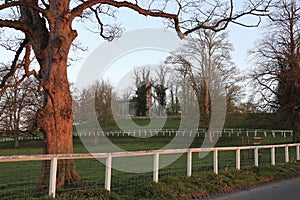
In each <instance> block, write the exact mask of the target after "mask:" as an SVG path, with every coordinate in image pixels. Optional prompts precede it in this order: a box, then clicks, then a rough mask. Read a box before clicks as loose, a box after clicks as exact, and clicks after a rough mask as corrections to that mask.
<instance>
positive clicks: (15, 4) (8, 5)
mask: <svg viewBox="0 0 300 200" xmlns="http://www.w3.org/2000/svg"><path fill="white" fill-rule="evenodd" d="M18 6H22V7H28V8H32V9H34V10H36V11H38V12H40V13H42V14H43V15H44V16H47V11H46V10H44V9H42V8H40V7H39V6H38V5H37V4H35V3H30V2H28V1H27V2H25V1H12V2H9V3H4V4H2V5H0V10H4V9H7V8H12V7H18Z"/></svg>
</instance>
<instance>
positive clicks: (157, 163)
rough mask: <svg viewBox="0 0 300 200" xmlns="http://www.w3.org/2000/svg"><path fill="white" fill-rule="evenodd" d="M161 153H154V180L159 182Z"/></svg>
mask: <svg viewBox="0 0 300 200" xmlns="http://www.w3.org/2000/svg"><path fill="white" fill-rule="evenodd" d="M158 170H159V153H156V154H154V166H153V181H154V182H155V183H158Z"/></svg>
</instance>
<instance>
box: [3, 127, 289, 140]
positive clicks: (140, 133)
mask: <svg viewBox="0 0 300 200" xmlns="http://www.w3.org/2000/svg"><path fill="white" fill-rule="evenodd" d="M206 133H207V130H205V129H197V130H190V131H181V130H173V129H136V130H125V131H89V132H84V133H77V132H74V133H73V136H75V137H94V136H112V137H122V136H134V137H152V136H173V135H176V136H177V135H178V136H187V137H188V136H196V137H200V136H205V134H206ZM212 133H213V135H218V136H220V137H222V136H227V137H234V136H236V137H242V136H245V137H249V136H250V135H252V136H254V137H256V136H258V135H260V136H263V137H268V136H272V137H276V136H277V137H278V136H282V137H289V136H292V135H293V131H292V130H267V129H223V130H213V131H212ZM194 134H196V135H194ZM18 139H19V140H20V141H27V140H41V139H43V136H42V135H41V136H19V137H18ZM14 140H15V139H14V137H8V136H2V137H1V135H0V142H13V141H14Z"/></svg>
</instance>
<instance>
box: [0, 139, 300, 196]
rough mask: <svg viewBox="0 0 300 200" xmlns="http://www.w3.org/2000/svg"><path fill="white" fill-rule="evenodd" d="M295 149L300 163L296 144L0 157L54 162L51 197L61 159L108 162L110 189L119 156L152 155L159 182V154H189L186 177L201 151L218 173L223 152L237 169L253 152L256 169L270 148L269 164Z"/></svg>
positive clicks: (154, 170)
mask: <svg viewBox="0 0 300 200" xmlns="http://www.w3.org/2000/svg"><path fill="white" fill-rule="evenodd" d="M290 147H296V160H300V154H299V147H300V143H295V144H278V145H261V146H243V147H214V148H190V149H170V150H151V151H136V152H113V153H92V154H51V155H19V156H0V163H1V162H20V161H41V160H51V166H50V180H49V193H48V194H49V196H51V197H55V194H56V176H57V163H58V160H66V159H74V160H75V159H87V158H104V159H106V166H105V186H104V187H105V189H107V190H109V191H110V190H111V179H112V173H111V172H112V160H113V159H114V158H118V157H133V156H149V155H150V156H151V155H152V156H153V181H154V182H158V180H159V176H158V175H159V161H160V155H166V154H182V153H186V154H187V163H186V166H187V172H186V175H187V176H191V175H192V165H193V163H192V154H193V153H199V152H213V172H214V173H215V174H218V170H219V163H218V158H219V156H218V153H219V152H223V151H235V152H236V153H235V163H236V164H235V165H236V166H235V168H236V169H237V170H240V169H241V151H246V150H248V151H253V154H254V156H253V159H254V160H253V162H254V165H255V166H258V165H259V150H262V149H271V159H270V163H271V164H272V165H275V163H276V148H284V152H285V153H284V157H285V162H289V148H290Z"/></svg>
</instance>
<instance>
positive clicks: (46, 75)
mask: <svg viewBox="0 0 300 200" xmlns="http://www.w3.org/2000/svg"><path fill="white" fill-rule="evenodd" d="M66 2H67V1H60V3H59V4H53V6H54V7H50V8H49V10H50V11H51V13H52V15H53V18H52V19H49V18H48V20H49V30H50V31H48V28H47V27H46V25H45V24H44V21H43V19H41V18H40V19H39V18H35V19H34V23H35V24H36V25H37V30H36V31H33V34H32V35H26V36H27V37H28V38H29V41H30V44H31V45H32V48H33V50H34V52H35V55H36V57H37V60H38V62H39V64H40V67H41V69H40V73H39V74H40V78H41V80H42V86H43V90H44V95H45V96H44V106H43V107H42V108H41V109H40V110H39V111H38V113H37V129H38V130H40V131H42V132H44V153H45V154H72V153H73V138H72V131H73V130H72V127H73V111H72V97H71V93H70V89H69V83H68V79H67V61H68V54H69V50H70V47H71V45H72V42H73V40H74V39H75V38H76V37H77V32H76V31H75V30H73V29H72V21H71V19H68V18H67V17H66V15H65V13H66V12H65V11H66V10H67V9H68V8H69V5H68V4H67V3H66ZM32 12H33V11H32ZM25 14H26V13H25ZM34 17H36V15H34ZM29 20H31V19H29ZM49 169H50V162H49V161H44V162H43V165H42V170H41V171H42V172H41V176H40V177H39V179H38V183H37V185H36V187H35V188H34V190H39V188H40V187H39V186H41V185H43V184H44V183H45V184H48V183H49ZM57 170H58V171H57V184H56V187H57V189H58V190H59V189H62V188H64V187H68V186H70V185H73V184H77V183H78V182H79V181H80V178H79V175H78V173H77V172H76V169H75V165H74V161H73V160H59V161H58V168H57Z"/></svg>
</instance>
